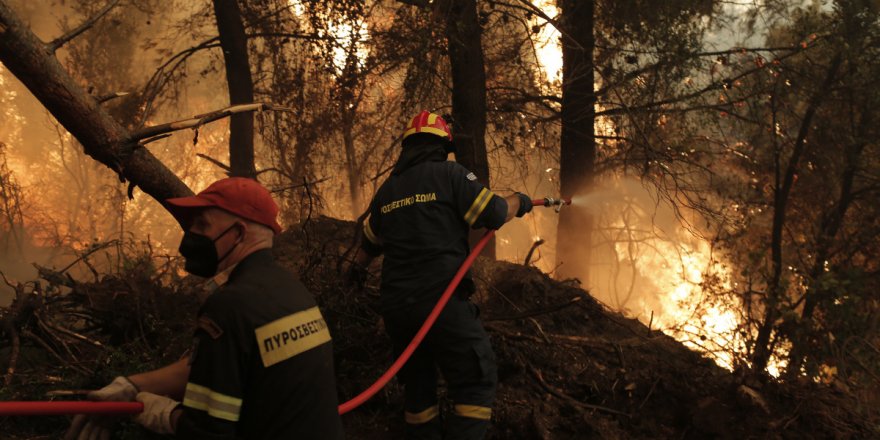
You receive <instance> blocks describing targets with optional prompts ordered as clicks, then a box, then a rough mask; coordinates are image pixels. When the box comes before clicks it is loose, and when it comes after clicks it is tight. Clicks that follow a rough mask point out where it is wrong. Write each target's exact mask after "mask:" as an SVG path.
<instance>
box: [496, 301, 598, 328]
mask: <svg viewBox="0 0 880 440" xmlns="http://www.w3.org/2000/svg"><path fill="white" fill-rule="evenodd" d="M582 299H583V298H582V297H580V296H575V297H572V298H571V299H569V300H568V301H565V302H562V303H559V304H554V305H552V306H550V307H544V308H541V309H534V310H528V311H525V312H522V313H519V314H517V315H511V316H497V317H496V316H492V317H488V318H486V319H484V320H483V322H493V321H513V320H515V319H525V318H531V317H534V316H538V315H544V314H547V313H553V312H557V311H559V310H562V309H564V308H566V307H568V306H570V305H572V304H574V303H576V302H578V301H580V300H582Z"/></svg>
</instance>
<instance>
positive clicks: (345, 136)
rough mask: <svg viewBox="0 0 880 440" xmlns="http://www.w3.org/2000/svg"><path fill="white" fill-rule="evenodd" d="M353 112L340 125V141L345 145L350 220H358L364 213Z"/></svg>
mask: <svg viewBox="0 0 880 440" xmlns="http://www.w3.org/2000/svg"><path fill="white" fill-rule="evenodd" d="M353 116H354V112H352V113H351V114H350V115H349V117H348V118H346V120H345V122H343V124H342V141H343V143H344V144H345V163H346V166H347V167H346V168H347V171H348V192H349V195H350V196H351V214H352V218H358V216H359V215H361V213H362V212H363V211H364V202H363V197H364V196H363V191H361V175H360V171H359V169H358V164H357V156H356V151H355V147H354V133H353V130H354V120H353Z"/></svg>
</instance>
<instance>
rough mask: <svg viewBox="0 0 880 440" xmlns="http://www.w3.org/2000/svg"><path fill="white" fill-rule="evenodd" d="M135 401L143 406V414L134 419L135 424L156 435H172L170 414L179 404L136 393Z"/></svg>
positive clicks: (170, 400)
mask: <svg viewBox="0 0 880 440" xmlns="http://www.w3.org/2000/svg"><path fill="white" fill-rule="evenodd" d="M136 399H137V401H138V402H141V403H143V404H144V412H142V413H140V414H138V415H136V416H135V417H134V421H135V422H138V423H140V424H141V425H143V426H144V428H147V429H149V430H150V431H153V432H155V433H158V434H174V425H173V424H172V423H171V413H172V412H174V410H175V409H176V408H177V407H178V406H179V405H180V402H178V401H176V400H174V399H171V398H168V397H165V396H160V395H158V394H153V393H146V392H141V393H138V394H137V396H136Z"/></svg>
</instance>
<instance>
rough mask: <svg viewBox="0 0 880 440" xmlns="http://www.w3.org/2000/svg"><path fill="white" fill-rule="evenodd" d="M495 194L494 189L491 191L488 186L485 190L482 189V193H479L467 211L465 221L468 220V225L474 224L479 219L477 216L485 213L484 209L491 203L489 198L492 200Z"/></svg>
mask: <svg viewBox="0 0 880 440" xmlns="http://www.w3.org/2000/svg"><path fill="white" fill-rule="evenodd" d="M494 195H495V194H494V193H493V192H492V191H489V189H488V188H483V190H482V191H480V194H478V195H477V198H476V199H474V203H472V204H471V207H470V209H468V211H467V213H465V215H464V221H466V222H467V224H468V225H470V226H473V225H474V222H476V221H477V218H478V217H479V216H480V214H482V213H483V210H484V209H486V205H488V204H489V200H492V197H493V196H494Z"/></svg>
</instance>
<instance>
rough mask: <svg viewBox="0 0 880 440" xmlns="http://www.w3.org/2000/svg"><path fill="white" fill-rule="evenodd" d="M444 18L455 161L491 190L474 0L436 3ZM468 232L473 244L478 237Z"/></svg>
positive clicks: (488, 248) (492, 249)
mask: <svg viewBox="0 0 880 440" xmlns="http://www.w3.org/2000/svg"><path fill="white" fill-rule="evenodd" d="M438 6H439V8H440V9H439V11H440V13H441V14H442V15H443V17H445V19H446V26H445V28H446V39H447V42H448V43H447V44H448V48H449V64H450V68H451V72H452V120H453V125H454V128H453V138H454V141H455V148H456V152H455V160H456V162H458V163H460V164H461V165H462V166H464V167H465V168H467V169H468V170H470V171H471V172H473V173H474V175H476V176H477V180H479V181H480V183H482V184H483V185H486V186H487V187H490V186H491V185H490V178H489V159H488V157H487V156H486V70H485V64H484V63H485V61H484V58H483V45H482V40H481V36H482V28H481V27H480V23H479V20H478V17H477V2H476V0H444V1H441V2H438ZM480 235H482V234H480V233H479V232H476V231H475V232H472V233H471V237H470V238H471V240H470V241H471V243H472V244H473V243H474V242H475V241H476V240H478V239H479V237H480ZM483 255H484V256H487V257H489V258H495V245H494V240H493V243H490V244H489V245H488V246H486V250H485V251H484V253H483Z"/></svg>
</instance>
